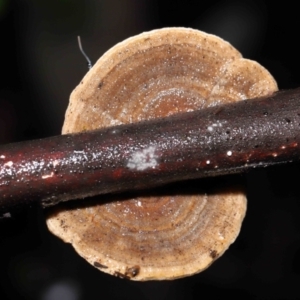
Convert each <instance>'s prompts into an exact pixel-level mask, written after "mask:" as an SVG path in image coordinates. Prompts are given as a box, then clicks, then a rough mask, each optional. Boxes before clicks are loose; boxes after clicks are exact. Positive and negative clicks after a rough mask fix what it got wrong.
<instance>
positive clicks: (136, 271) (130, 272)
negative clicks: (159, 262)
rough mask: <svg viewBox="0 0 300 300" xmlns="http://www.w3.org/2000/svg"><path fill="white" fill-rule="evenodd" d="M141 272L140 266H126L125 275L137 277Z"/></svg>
mask: <svg viewBox="0 0 300 300" xmlns="http://www.w3.org/2000/svg"><path fill="white" fill-rule="evenodd" d="M139 273H140V266H133V267H130V268H128V267H127V268H126V270H125V276H128V277H129V278H132V277H135V276H137V275H138V274H139Z"/></svg>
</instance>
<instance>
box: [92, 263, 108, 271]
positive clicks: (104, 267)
mask: <svg viewBox="0 0 300 300" xmlns="http://www.w3.org/2000/svg"><path fill="white" fill-rule="evenodd" d="M94 266H95V267H96V268H99V269H107V268H108V267H107V266H105V265H102V264H100V263H99V262H97V261H95V262H94Z"/></svg>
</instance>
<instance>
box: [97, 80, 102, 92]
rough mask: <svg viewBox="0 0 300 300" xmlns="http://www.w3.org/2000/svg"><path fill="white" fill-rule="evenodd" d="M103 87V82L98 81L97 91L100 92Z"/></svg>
mask: <svg viewBox="0 0 300 300" xmlns="http://www.w3.org/2000/svg"><path fill="white" fill-rule="evenodd" d="M102 87H103V81H100V82H99V84H98V89H99V90H100V89H101V88H102Z"/></svg>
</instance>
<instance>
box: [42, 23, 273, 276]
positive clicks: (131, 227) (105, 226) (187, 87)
mask: <svg viewBox="0 0 300 300" xmlns="http://www.w3.org/2000/svg"><path fill="white" fill-rule="evenodd" d="M276 90H277V86H276V82H275V81H274V79H273V78H272V76H271V75H270V74H269V72H268V71H267V70H266V69H264V68H263V67H262V66H260V65H259V64H258V63H256V62H253V61H250V60H247V59H243V58H242V57H241V54H240V53H239V52H238V51H237V50H236V49H234V48H233V47H232V46H231V45H230V44H229V43H227V42H225V41H224V40H222V39H220V38H218V37H216V36H213V35H209V34H206V33H203V32H201V31H197V30H193V29H186V28H165V29H160V30H154V31H150V32H146V33H142V34H140V35H137V36H134V37H131V38H129V39H127V40H125V41H123V42H121V43H119V44H117V45H116V46H114V47H113V48H112V49H110V50H109V51H108V52H106V53H105V54H104V55H103V56H102V57H101V58H100V59H99V60H98V62H97V63H96V64H95V65H94V66H93V67H92V69H91V70H90V71H89V72H88V73H87V74H86V76H85V77H84V78H83V80H82V82H81V83H80V84H79V85H78V86H77V87H76V89H75V90H74V91H73V93H72V95H71V98H70V104H69V107H68V109H67V112H66V118H65V123H64V126H63V134H65V133H71V132H79V131H84V130H91V129H96V128H101V127H109V126H112V125H116V124H124V123H132V122H137V121H141V120H149V119H153V118H157V117H163V116H168V115H171V114H175V113H177V112H185V111H192V110H195V109H202V108H205V107H211V106H215V105H217V104H219V103H226V102H234V101H238V100H243V99H247V98H254V97H259V96H264V95H270V94H272V93H273V92H274V91H276ZM224 126H226V124H215V123H214V124H211V125H209V126H208V127H207V130H208V131H209V132H212V131H214V130H218V128H221V127H224ZM150 139H151V137H150ZM128 142H129V143H130V141H128ZM174 143H176V140H174ZM79 150H80V149H79ZM225 155H227V156H233V155H234V153H233V152H232V151H231V150H230V149H229V150H228V151H227V153H225ZM204 163H205V164H209V165H212V166H214V168H218V165H217V164H215V162H214V158H213V157H211V158H209V159H207V160H206V161H204ZM158 166H159V161H158V159H157V156H156V147H155V145H152V146H150V147H148V148H146V149H144V150H142V151H138V152H134V153H132V155H131V157H130V158H129V160H128V162H127V167H128V168H132V169H134V170H142V169H145V168H156V167H158ZM222 181H223V179H222V178H221V179H218V180H211V181H209V182H207V181H202V180H197V181H192V182H183V183H176V184H173V185H168V186H165V187H164V188H160V189H158V190H155V191H145V192H142V191H141V192H140V193H136V194H128V193H127V194H125V195H114V196H101V197H100V196H99V197H95V198H93V199H91V200H86V201H84V204H83V205H82V206H80V207H75V208H74V205H73V204H70V203H64V204H62V205H60V206H58V207H56V208H54V209H52V210H50V211H49V216H48V220H47V224H48V227H49V229H50V230H51V231H52V232H53V233H54V234H56V235H57V236H59V237H60V238H62V239H63V240H64V241H65V242H68V243H72V245H73V246H74V248H75V249H76V251H77V252H78V253H79V254H80V255H81V256H82V257H84V258H85V259H86V260H87V261H88V262H89V263H90V264H92V265H93V266H94V267H96V268H98V269H99V270H101V271H103V272H106V273H109V274H112V275H115V276H118V277H121V278H127V279H132V280H153V279H155V280H162V279H175V278H179V277H184V276H188V275H192V274H195V273H198V272H201V271H202V270H204V269H206V268H207V267H208V266H209V265H210V264H211V263H212V262H213V261H214V260H215V259H217V258H218V257H220V256H221V255H222V254H223V253H224V251H225V250H226V249H227V248H228V247H229V245H230V244H231V243H232V242H233V241H234V240H235V239H236V237H237V235H238V233H239V231H240V226H241V223H242V220H243V218H244V215H245V211H246V197H245V193H244V191H243V188H242V187H240V186H239V185H237V184H236V182H234V179H232V180H231V181H230V182H229V185H228V184H224V183H222Z"/></svg>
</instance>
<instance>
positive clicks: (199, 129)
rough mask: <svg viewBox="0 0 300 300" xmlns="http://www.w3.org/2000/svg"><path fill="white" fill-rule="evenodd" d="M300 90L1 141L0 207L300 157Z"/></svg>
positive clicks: (133, 187) (59, 199)
mask: <svg viewBox="0 0 300 300" xmlns="http://www.w3.org/2000/svg"><path fill="white" fill-rule="evenodd" d="M299 153H300V89H295V90H289V91H281V92H278V93H276V94H274V95H272V96H271V97H264V98H258V99H250V100H245V101H241V102H237V103H231V104H226V105H221V106H215V107H211V108H207V109H204V110H199V111H194V112H188V113H182V114H177V115H173V116H171V117H167V118H160V119H155V120H151V121H145V122H140V123H135V124H129V125H120V126H114V127H110V128H106V129H101V130H96V131H89V132H84V133H77V134H68V135H61V136H55V137H50V138H45V139H40V140H34V141H26V142H21V143H14V144H8V145H3V146H1V147H0V211H1V212H3V213H6V212H8V211H9V210H11V209H13V208H14V207H19V206H24V205H26V204H28V203H32V202H39V203H40V204H41V205H42V206H48V205H54V204H56V203H59V202H62V201H67V200H71V199H77V198H84V197H89V196H94V195H97V194H106V193H115V192H123V191H132V190H140V189H148V188H152V187H155V186H161V185H164V184H167V183H170V182H175V181H181V180H188V179H195V178H202V177H211V176H220V175H227V174H234V173H241V172H245V171H247V170H250V169H252V168H256V167H267V166H271V165H276V164H283V163H288V162H295V161H299Z"/></svg>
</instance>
